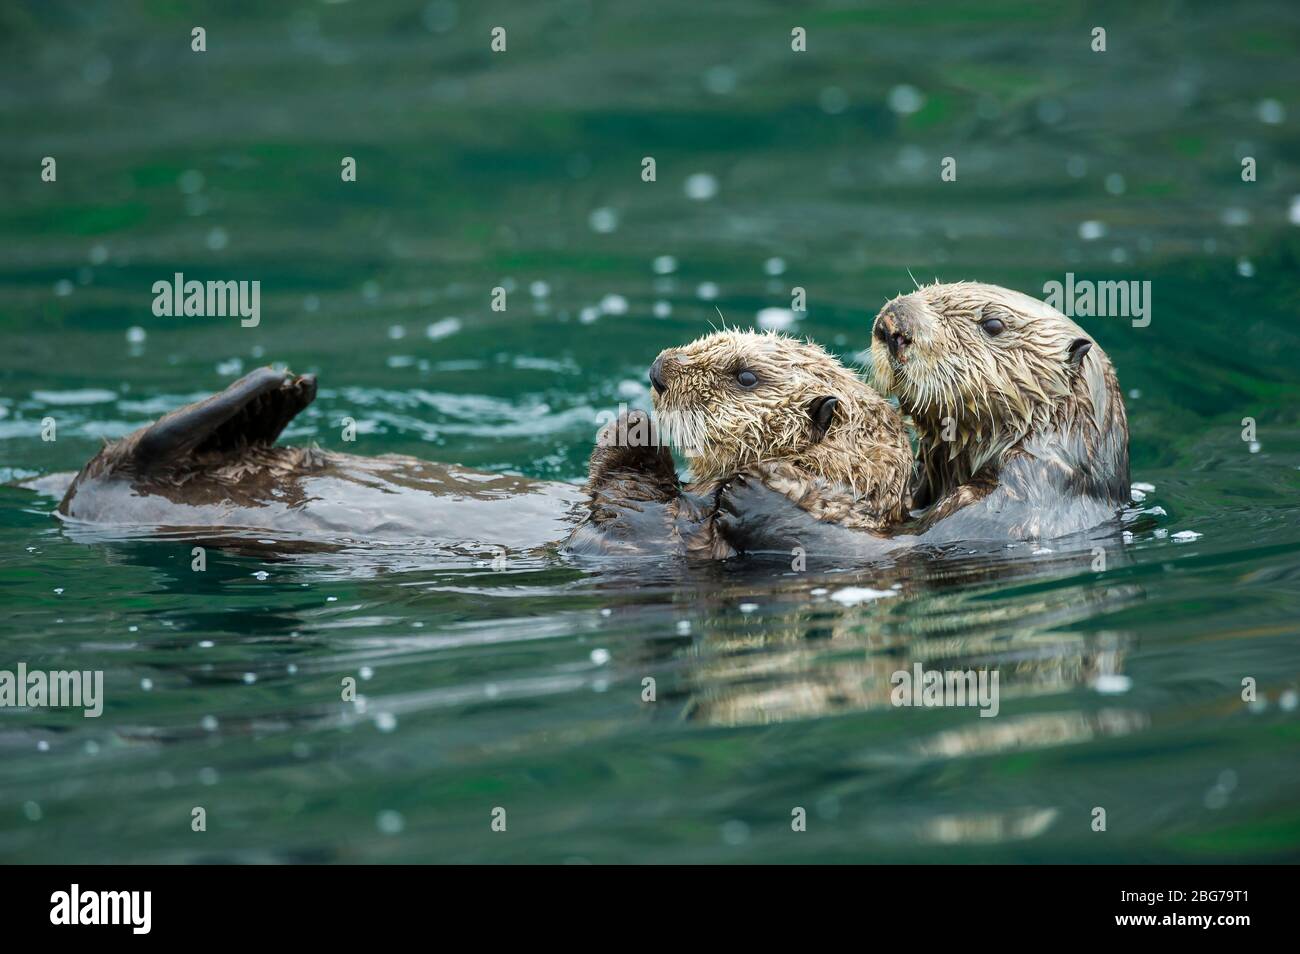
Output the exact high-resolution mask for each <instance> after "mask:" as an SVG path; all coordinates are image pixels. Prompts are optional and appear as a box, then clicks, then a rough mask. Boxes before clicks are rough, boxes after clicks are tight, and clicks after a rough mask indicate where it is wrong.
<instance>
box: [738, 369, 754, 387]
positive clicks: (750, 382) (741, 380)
mask: <svg viewBox="0 0 1300 954" xmlns="http://www.w3.org/2000/svg"><path fill="white" fill-rule="evenodd" d="M736 383H737V384H739V385H740V386H741V387H742V388H752V387H753V386H754V385H756V384H758V375H757V374H755V373H754V372H753V371H750V370H749V369H745V370H744V371H738V372H736Z"/></svg>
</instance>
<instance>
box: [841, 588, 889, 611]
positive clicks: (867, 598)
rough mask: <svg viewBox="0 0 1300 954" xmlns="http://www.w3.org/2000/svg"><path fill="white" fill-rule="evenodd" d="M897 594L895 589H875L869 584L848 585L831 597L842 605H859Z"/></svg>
mask: <svg viewBox="0 0 1300 954" xmlns="http://www.w3.org/2000/svg"><path fill="white" fill-rule="evenodd" d="M897 595H898V593H897V592H896V591H895V590H873V589H872V588H871V587H869V586H846V587H844V589H842V590H836V591H835V592H834V593H832V594H831V599H833V600H834V601H835V602H836V603H839V604H840V605H841V606H857V605H858V604H859V603H869V602H871V601H873V600H879V599H884V598H885V597H887V596H897Z"/></svg>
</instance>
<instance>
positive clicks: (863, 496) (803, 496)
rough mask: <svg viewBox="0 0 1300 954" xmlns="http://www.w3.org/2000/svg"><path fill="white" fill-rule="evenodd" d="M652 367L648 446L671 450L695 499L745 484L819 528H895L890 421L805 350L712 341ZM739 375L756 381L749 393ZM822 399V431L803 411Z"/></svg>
mask: <svg viewBox="0 0 1300 954" xmlns="http://www.w3.org/2000/svg"><path fill="white" fill-rule="evenodd" d="M656 367H657V368H659V369H660V371H659V373H660V375H661V378H662V382H663V384H664V385H665V390H664V391H663V393H659V392H658V390H657V389H656V393H655V394H654V404H655V414H656V420H657V423H658V425H659V429H660V434H661V435H662V436H664V437H666V438H667V439H668V440H670V441H671V442H672V443H673V444H675V445H677V446H678V447H680V448H682V450H683V452H684V453H685V455H686V457H687V459H688V461H689V464H690V468H691V473H692V476H693V477H694V478H695V480H696V482H697V484H696V486H697V487H702V486H705V485H709V484H715V483H718V482H722V481H725V480H727V479H728V478H730V477H732V476H734V475H736V474H739V473H748V474H752V475H755V476H757V477H758V478H759V479H760V480H762V481H763V483H764V484H765V485H766V486H768V487H770V488H771V489H773V490H775V491H777V492H779V493H781V494H783V495H784V496H786V497H788V498H789V499H790V500H792V501H794V503H795V504H796V505H798V506H799V507H801V508H803V509H804V510H806V511H808V512H809V513H811V514H813V515H814V516H816V517H817V518H818V519H820V520H825V521H831V522H836V523H840V524H842V525H844V526H850V527H854V528H856V529H867V530H882V529H884V528H886V527H887V526H889V525H891V524H893V523H896V522H898V521H900V520H901V519H903V518H904V517H905V516H906V514H907V508H908V496H907V485H908V481H909V479H910V476H911V469H912V468H911V448H910V445H909V444H908V440H907V432H906V429H905V427H904V425H903V422H902V419H901V418H900V417H899V415H898V412H897V411H895V410H894V408H893V407H892V406H891V405H890V404H889V403H888V402H887V401H886V400H884V398H882V397H881V396H880V395H879V394H877V393H876V392H875V391H874V390H872V389H871V387H869V386H868V385H867V384H865V383H864V382H863V381H862V380H861V379H859V378H858V377H857V376H856V375H855V374H853V373H852V372H851V371H850V370H849V369H848V368H846V367H844V365H842V364H840V362H839V361H837V360H836V359H835V358H834V357H832V356H831V355H829V354H828V353H827V352H826V351H824V350H823V349H822V348H820V347H818V346H817V345H815V344H812V343H811V342H804V341H799V340H797V339H795V338H790V337H786V336H784V335H779V334H775V333H772V332H766V333H763V332H754V331H719V332H714V333H713V334H710V335H706V336H705V337H703V338H700V339H698V340H696V341H693V342H691V343H690V344H688V345H685V346H684V347H681V348H670V349H668V350H666V351H664V352H663V353H662V354H661V355H660V357H659V360H658V361H657V362H656ZM742 371H751V372H753V373H754V374H755V375H756V376H757V382H756V383H755V384H754V385H753V386H752V387H744V386H742V385H741V383H740V382H739V381H738V375H739V374H740V373H741V372H742ZM826 398H834V399H836V403H835V404H834V410H833V413H832V414H831V415H830V418H829V420H828V421H827V422H826V424H825V427H824V428H823V427H822V426H821V425H820V423H819V421H818V420H817V416H816V412H815V408H816V407H817V402H819V401H820V400H823V399H826Z"/></svg>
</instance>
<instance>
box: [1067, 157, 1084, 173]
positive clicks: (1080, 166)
mask: <svg viewBox="0 0 1300 954" xmlns="http://www.w3.org/2000/svg"><path fill="white" fill-rule="evenodd" d="M1065 173H1066V175H1068V176H1069V177H1070V178H1071V179H1082V178H1083V177H1084V176H1086V175H1087V174H1088V160H1087V159H1085V158H1083V156H1071V157H1070V158H1069V159H1067V160H1065Z"/></svg>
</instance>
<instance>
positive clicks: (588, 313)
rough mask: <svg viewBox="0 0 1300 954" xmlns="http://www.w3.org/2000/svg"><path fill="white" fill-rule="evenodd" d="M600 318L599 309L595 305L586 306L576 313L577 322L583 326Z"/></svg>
mask: <svg viewBox="0 0 1300 954" xmlns="http://www.w3.org/2000/svg"><path fill="white" fill-rule="evenodd" d="M599 317H600V309H599V308H597V307H596V306H595V305H587V306H585V307H584V308H583V309H582V310H581V311H579V312H578V320H579V321H580V322H582V323H583V324H584V325H589V324H591V323H592V322H594V321H595V320H596V319H598V318H599Z"/></svg>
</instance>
